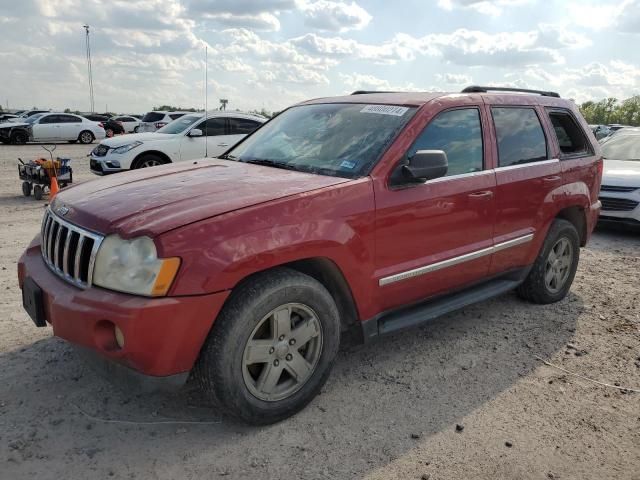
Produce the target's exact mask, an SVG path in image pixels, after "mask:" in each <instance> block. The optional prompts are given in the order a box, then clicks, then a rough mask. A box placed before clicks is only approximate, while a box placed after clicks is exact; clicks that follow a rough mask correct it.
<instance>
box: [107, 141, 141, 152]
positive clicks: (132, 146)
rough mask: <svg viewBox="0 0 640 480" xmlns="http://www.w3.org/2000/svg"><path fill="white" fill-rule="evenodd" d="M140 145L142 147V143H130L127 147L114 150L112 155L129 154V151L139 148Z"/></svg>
mask: <svg viewBox="0 0 640 480" xmlns="http://www.w3.org/2000/svg"><path fill="white" fill-rule="evenodd" d="M140 145H142V142H133V143H128V144H126V145H122V146H120V147H118V148H114V149H112V150H111V153H127V152H128V151H129V150H133V149H134V148H136V147H139V146H140Z"/></svg>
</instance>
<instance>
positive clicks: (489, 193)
mask: <svg viewBox="0 0 640 480" xmlns="http://www.w3.org/2000/svg"><path fill="white" fill-rule="evenodd" d="M491 197H493V192H492V191H491V190H486V191H484V192H474V193H470V194H469V198H471V199H474V200H479V199H483V198H491Z"/></svg>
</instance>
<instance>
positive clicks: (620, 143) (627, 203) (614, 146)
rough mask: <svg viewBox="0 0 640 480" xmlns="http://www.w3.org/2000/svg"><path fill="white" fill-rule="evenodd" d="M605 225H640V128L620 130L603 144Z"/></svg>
mask: <svg viewBox="0 0 640 480" xmlns="http://www.w3.org/2000/svg"><path fill="white" fill-rule="evenodd" d="M602 155H603V156H604V158H605V160H604V173H603V176H602V186H601V187H600V202H602V213H601V215H600V222H601V223H602V224H609V225H611V224H614V225H622V226H627V227H631V228H634V229H637V228H640V128H625V129H624V130H619V131H618V132H617V133H616V134H615V135H613V136H612V137H611V139H610V140H608V141H607V142H605V143H603V144H602Z"/></svg>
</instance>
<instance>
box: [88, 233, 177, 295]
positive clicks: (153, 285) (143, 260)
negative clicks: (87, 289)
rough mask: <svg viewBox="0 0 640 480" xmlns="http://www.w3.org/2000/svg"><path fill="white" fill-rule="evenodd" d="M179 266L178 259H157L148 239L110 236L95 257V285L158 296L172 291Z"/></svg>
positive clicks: (103, 242)
mask: <svg viewBox="0 0 640 480" xmlns="http://www.w3.org/2000/svg"><path fill="white" fill-rule="evenodd" d="M179 266H180V259H179V258H158V255H157V252H156V246H155V244H154V243H153V240H151V239H150V238H149V237H139V238H134V239H132V240H124V239H122V238H120V237H119V236H118V235H109V236H108V237H106V238H105V239H104V240H103V241H102V244H101V245H100V249H99V250H98V254H97V255H96V261H95V265H94V270H93V283H94V284H95V285H99V286H101V287H104V288H109V289H111V290H117V291H119V292H126V293H133V294H138V295H146V296H150V297H158V296H163V295H166V293H167V292H168V291H169V287H171V283H172V282H173V279H174V278H175V276H176V273H178V267H179Z"/></svg>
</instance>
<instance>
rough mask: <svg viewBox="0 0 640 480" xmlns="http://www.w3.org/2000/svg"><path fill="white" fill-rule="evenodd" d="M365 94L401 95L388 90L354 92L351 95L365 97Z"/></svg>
mask: <svg viewBox="0 0 640 480" xmlns="http://www.w3.org/2000/svg"><path fill="white" fill-rule="evenodd" d="M367 93H402V92H392V91H390V90H386V91H385V90H356V91H355V92H353V93H352V94H351V95H366V94H367Z"/></svg>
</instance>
